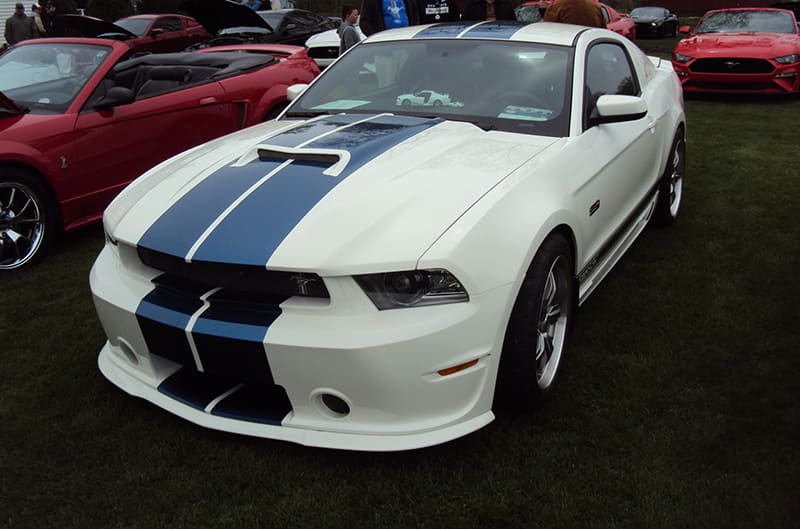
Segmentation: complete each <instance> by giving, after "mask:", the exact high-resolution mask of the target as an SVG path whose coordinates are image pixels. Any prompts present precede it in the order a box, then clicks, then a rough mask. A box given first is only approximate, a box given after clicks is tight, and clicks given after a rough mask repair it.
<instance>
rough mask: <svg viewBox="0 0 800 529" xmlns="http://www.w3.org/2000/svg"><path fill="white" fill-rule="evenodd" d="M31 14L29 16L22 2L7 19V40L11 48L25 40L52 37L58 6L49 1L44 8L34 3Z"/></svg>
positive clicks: (18, 3)
mask: <svg viewBox="0 0 800 529" xmlns="http://www.w3.org/2000/svg"><path fill="white" fill-rule="evenodd" d="M31 13H32V14H31V15H28V14H27V13H26V12H25V4H23V3H22V2H17V4H16V5H15V6H14V14H13V15H11V16H10V17H8V18H7V19H6V27H5V39H6V42H7V43H8V44H9V45H10V46H11V45H14V44H16V43H17V42H22V41H23V40H28V39H36V38H40V37H48V36H52V31H53V18H54V17H55V14H56V4H55V3H54V2H52V1H48V2H47V3H45V5H44V7H42V6H40V5H39V4H38V3H36V2H34V3H33V5H31Z"/></svg>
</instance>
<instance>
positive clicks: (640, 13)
mask: <svg viewBox="0 0 800 529" xmlns="http://www.w3.org/2000/svg"><path fill="white" fill-rule="evenodd" d="M631 16H632V17H655V18H658V17H665V16H667V10H666V9H664V8H663V7H637V8H636V9H634V10H633V11H631Z"/></svg>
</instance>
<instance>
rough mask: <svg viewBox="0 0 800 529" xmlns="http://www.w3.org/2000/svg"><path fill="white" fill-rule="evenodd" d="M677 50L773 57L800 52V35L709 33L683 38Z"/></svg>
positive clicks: (691, 52) (709, 53) (711, 54)
mask: <svg viewBox="0 0 800 529" xmlns="http://www.w3.org/2000/svg"><path fill="white" fill-rule="evenodd" d="M675 51H676V52H678V53H687V54H690V55H691V54H694V55H697V54H698V53H699V54H705V55H708V56H714V57H726V56H731V55H732V54H734V56H736V57H755V58H762V57H763V58H774V57H780V56H782V55H788V54H791V53H798V39H797V35H796V34H791V33H786V34H783V33H708V34H702V35H692V36H690V37H687V38H685V39H683V40H681V41H680V42H679V43H678V46H677V47H676V48H675Z"/></svg>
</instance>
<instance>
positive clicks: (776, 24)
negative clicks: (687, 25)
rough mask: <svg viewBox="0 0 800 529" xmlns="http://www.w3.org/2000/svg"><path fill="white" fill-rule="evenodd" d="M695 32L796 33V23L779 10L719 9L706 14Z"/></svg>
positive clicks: (790, 15)
mask: <svg viewBox="0 0 800 529" xmlns="http://www.w3.org/2000/svg"><path fill="white" fill-rule="evenodd" d="M697 33H797V25H796V24H795V22H794V19H792V14H791V13H785V12H781V11H757V10H747V11H744V10H742V11H719V12H716V13H709V14H708V15H706V16H705V17H704V18H703V20H701V21H700V24H698V26H697Z"/></svg>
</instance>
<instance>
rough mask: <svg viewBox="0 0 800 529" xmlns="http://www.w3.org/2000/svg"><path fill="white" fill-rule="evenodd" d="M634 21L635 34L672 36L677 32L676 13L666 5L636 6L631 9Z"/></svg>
mask: <svg viewBox="0 0 800 529" xmlns="http://www.w3.org/2000/svg"><path fill="white" fill-rule="evenodd" d="M631 19H632V20H633V21H634V22H635V23H636V36H637V37H642V36H647V37H661V38H663V37H674V36H675V35H677V34H678V25H679V24H678V15H676V14H675V13H673V12H671V11H670V10H669V9H667V8H666V7H657V6H647V7H637V8H635V9H634V10H633V11H631Z"/></svg>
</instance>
